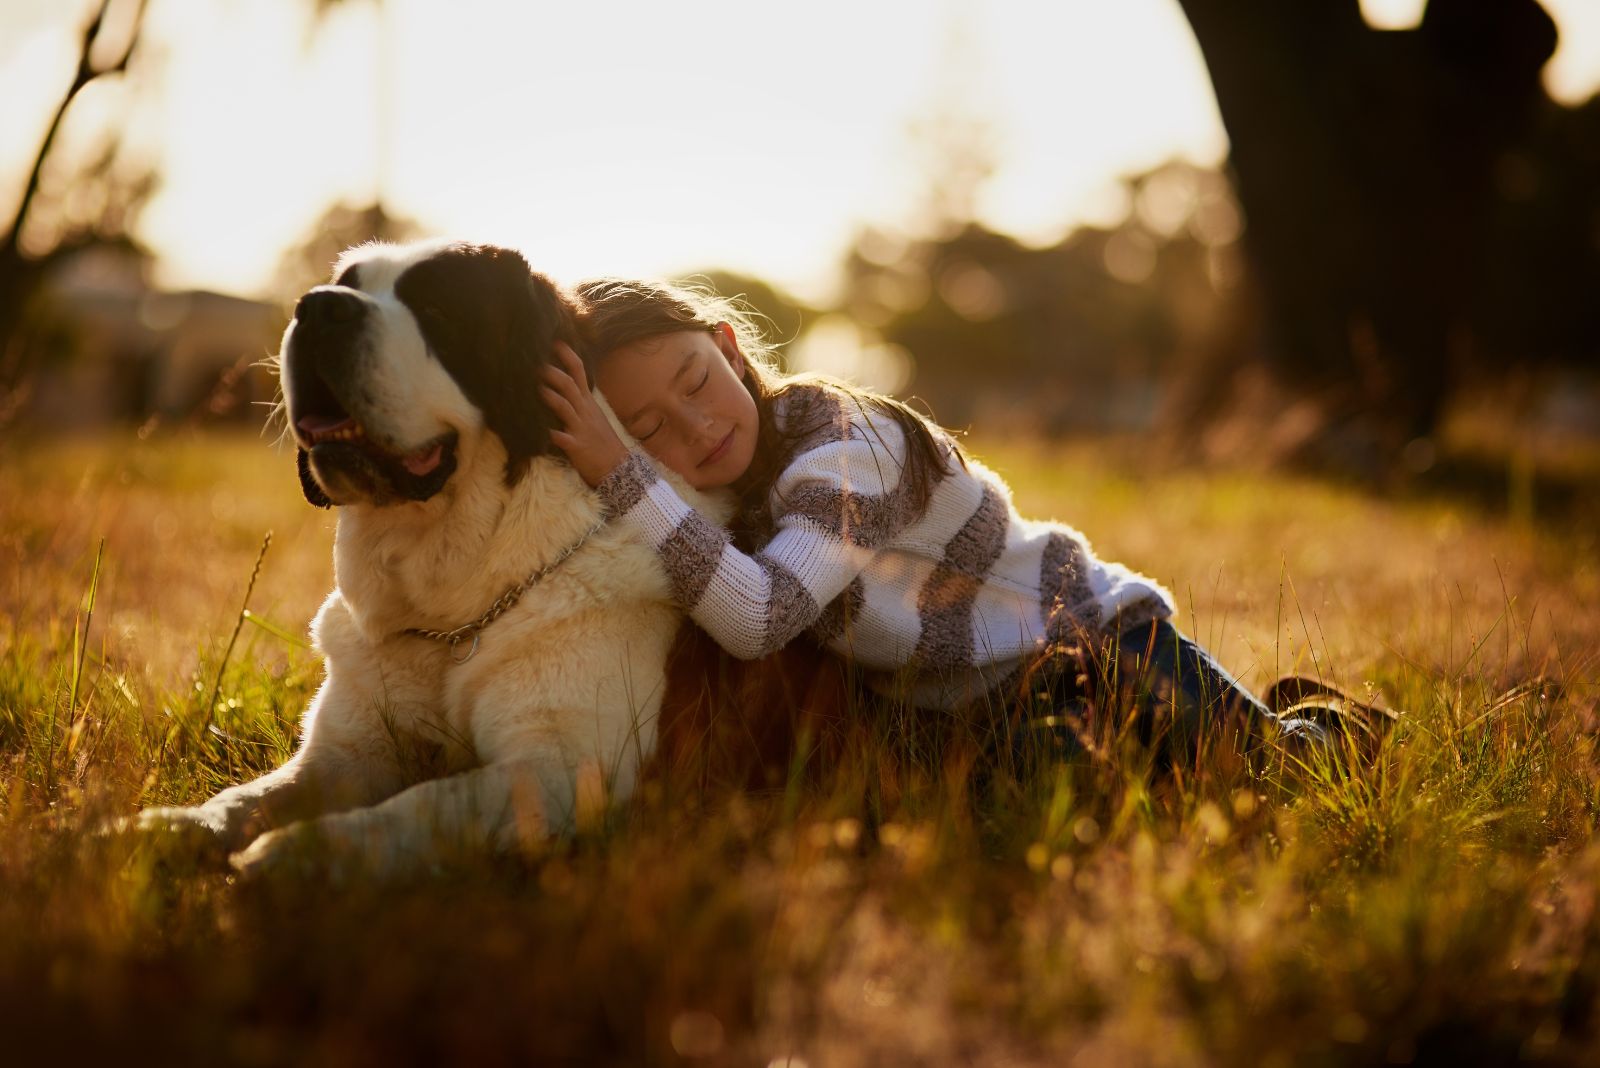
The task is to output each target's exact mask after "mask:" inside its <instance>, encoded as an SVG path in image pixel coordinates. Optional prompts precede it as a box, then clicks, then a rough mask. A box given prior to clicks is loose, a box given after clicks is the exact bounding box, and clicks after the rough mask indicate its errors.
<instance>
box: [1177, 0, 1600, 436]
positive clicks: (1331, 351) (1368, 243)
mask: <svg viewBox="0 0 1600 1068" xmlns="http://www.w3.org/2000/svg"><path fill="white" fill-rule="evenodd" d="M1181 2H1182V6H1183V9H1184V11H1185V13H1186V14H1187V15H1188V18H1189V21H1190V23H1191V25H1192V26H1193V29H1194V32H1195V35H1196V38H1197V39H1198V41H1199V43H1200V47H1201V50H1202V52H1203V53H1204V56H1205V60H1206V63H1207V65H1208V67H1209V69H1210V73H1211V78H1212V82H1213V85H1214V87H1215V89H1216V96H1217V101H1218V104H1219V106H1220V108H1221V112H1222V118H1223V121H1224V123H1225V125H1226V127H1227V130H1228V135H1229V138H1230V141H1231V145H1232V149H1231V157H1230V165H1231V168H1232V173H1233V177H1234V180H1235V185H1236V188H1237V191H1238V196H1239V200H1240V203H1241V204H1242V207H1243V211H1244V215H1245V218H1246V219H1247V220H1248V226H1247V229H1246V231H1245V239H1244V244H1245V249H1246V252H1247V254H1248V257H1249V262H1250V265H1251V267H1252V268H1253V270H1252V274H1253V278H1254V281H1255V283H1256V285H1257V286H1258V287H1259V290H1260V293H1261V296H1262V300H1263V303H1264V310H1265V317H1266V321H1265V326H1266V328H1267V339H1268V340H1267V346H1266V352H1267V353H1268V356H1269V358H1270V360H1271V362H1272V363H1273V365H1275V367H1276V368H1277V369H1278V371H1279V372H1280V377H1281V378H1282V379H1284V380H1286V381H1288V382H1290V383H1292V384H1294V385H1296V386H1298V387H1300V388H1301V389H1304V390H1306V391H1308V392H1311V393H1313V394H1315V395H1316V396H1317V397H1318V398H1319V400H1320V401H1321V403H1322V407H1323V409H1324V411H1325V413H1326V416H1327V420H1328V421H1327V429H1328V430H1329V433H1326V434H1324V435H1322V437H1321V438H1320V441H1321V443H1323V444H1327V443H1328V442H1329V441H1331V440H1341V439H1342V441H1343V446H1342V447H1343V448H1344V449H1345V450H1346V451H1349V450H1350V449H1351V448H1352V446H1354V447H1357V448H1362V449H1365V450H1366V451H1368V452H1369V453H1372V454H1375V455H1378V456H1383V455H1388V456H1392V455H1394V451H1395V450H1396V449H1397V448H1398V447H1399V446H1400V445H1403V444H1404V443H1405V442H1407V441H1409V440H1413V439H1416V438H1421V437H1426V436H1427V435H1429V434H1431V433H1432V432H1433V431H1434V429H1435V427H1436V425H1437V423H1438V420H1439V417H1440V414H1441V411H1442V409H1443V406H1444V404H1445V402H1446V401H1447V400H1448V399H1449V397H1450V396H1451V393H1452V391H1453V390H1454V389H1456V388H1457V387H1458V386H1459V385H1460V384H1461V383H1462V382H1463V381H1465V380H1466V379H1468V378H1470V377H1472V376H1475V375H1478V376H1483V375H1503V374H1504V373H1505V372H1506V371H1507V370H1508V369H1510V368H1515V367H1519V366H1526V365H1528V364H1530V363H1537V362H1541V361H1564V362H1568V363H1587V364H1590V365H1591V366H1592V365H1593V362H1594V360H1595V357H1596V352H1597V342H1596V338H1600V301H1597V300H1595V299H1594V294H1595V293H1596V292H1600V111H1597V110H1596V104H1595V103H1594V102H1591V103H1590V104H1589V105H1587V106H1586V107H1583V108H1580V109H1576V110H1574V109H1567V108H1563V107H1561V106H1559V105H1557V104H1556V103H1555V102H1554V101H1552V100H1551V99H1550V98H1549V97H1548V96H1547V95H1546V93H1545V92H1544V90H1543V88H1542V86H1541V84H1540V80H1539V77H1540V71H1541V69H1542V67H1543V66H1544V63H1545V62H1546V60H1548V59H1549V57H1550V56H1551V54H1552V53H1553V52H1554V50H1555V45H1556V28H1555V25H1554V23H1553V22H1552V21H1551V19H1550V16H1549V15H1548V14H1547V13H1546V12H1545V11H1544V9H1543V8H1542V7H1540V6H1539V4H1538V3H1537V2H1535V0H1432V2H1430V3H1429V4H1428V5H1427V8H1426V11H1425V14H1424V16H1423V18H1422V21H1421V23H1420V24H1419V25H1418V26H1417V27H1416V29H1414V30H1409V31H1400V32H1393V31H1377V30H1374V29H1372V28H1370V27H1369V26H1368V25H1367V24H1366V23H1365V22H1364V20H1363V18H1362V15H1361V11H1360V5H1359V2H1358V0H1299V2H1297V3H1293V4H1286V3H1282V2H1281V0H1181ZM1328 458H1330V459H1337V458H1338V457H1337V456H1332V455H1330V456H1329V457H1328Z"/></svg>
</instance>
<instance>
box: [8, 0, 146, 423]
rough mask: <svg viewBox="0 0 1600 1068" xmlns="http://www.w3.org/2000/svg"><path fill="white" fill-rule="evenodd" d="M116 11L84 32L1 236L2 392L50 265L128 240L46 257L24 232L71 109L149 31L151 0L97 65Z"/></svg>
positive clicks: (75, 245)
mask: <svg viewBox="0 0 1600 1068" xmlns="http://www.w3.org/2000/svg"><path fill="white" fill-rule="evenodd" d="M111 5H112V0H101V4H100V7H99V10H98V11H96V12H95V16H94V18H93V19H92V20H90V22H89V25H88V27H87V28H86V29H85V30H84V33H83V44H82V47H81V48H80V49H79V51H78V70H77V73H76V74H75V75H74V76H73V79H72V84H71V85H70V86H68V88H67V91H66V94H65V95H64V96H63V97H62V98H61V102H60V103H59V104H58V105H57V106H56V111H55V115H54V116H53V117H52V118H51V120H50V127H49V129H48V130H47V131H46V132H45V135H44V140H43V141H42V142H41V143H40V145H39V151H38V153H37V154H36V155H35V157H34V161H33V167H32V168H31V169H30V170H29V171H28V180H27V184H26V185H24V186H23V189H22V198H21V200H20V201H19V202H18V204H17V209H16V212H15V214H14V215H13V216H12V219H11V225H10V226H9V227H8V228H7V229H6V231H5V233H4V235H0V392H3V391H4V390H6V389H8V388H9V387H11V386H13V385H15V384H16V382H17V379H18V378H19V377H20V376H21V374H22V371H23V368H21V367H20V366H19V365H18V364H19V361H20V356H19V355H18V354H17V352H16V344H15V343H16V340H17V334H18V331H19V329H20V328H21V326H22V318H23V310H24V309H25V308H26V307H27V305H28V302H29V301H30V300H31V299H32V297H33V295H34V294H35V293H36V292H37V291H38V288H39V285H40V283H41V282H42V281H43V280H44V277H45V274H46V272H47V271H48V269H49V267H50V265H51V264H53V263H55V262H57V261H59V260H60V259H62V258H64V257H65V256H67V255H69V254H71V253H72V252H75V251H77V250H79V249H82V248H85V247H87V246H89V245H92V244H96V243H99V242H102V241H105V240H114V239H119V238H121V237H123V236H125V235H122V234H120V233H119V234H103V233H65V234H63V235H62V236H61V238H60V240H59V241H58V242H57V244H56V245H54V246H53V247H51V248H50V249H49V250H47V251H45V252H42V253H37V254H34V255H29V254H28V253H27V252H26V251H25V250H24V249H23V247H22V230H23V227H24V226H26V225H27V223H28V221H29V218H30V216H31V213H32V212H33V210H34V207H35V205H36V203H37V199H38V195H39V184H40V178H41V176H42V175H43V173H44V166H45V162H46V160H48V159H49V158H50V152H51V150H52V149H53V148H54V147H55V143H56V137H57V135H58V134H59V133H60V132H61V123H62V120H63V119H64V118H66V114H67V109H68V108H70V107H71V106H72V102H73V101H74V100H75V99H77V96H78V94H79V93H80V92H82V91H83V89H84V87H85V86H87V85H89V84H90V83H91V82H94V81H95V80H97V79H99V78H104V77H107V76H109V75H112V74H120V73H123V72H125V71H126V70H127V69H128V60H129V58H130V57H131V56H132V55H133V51H134V48H135V47H136V46H137V45H138V43H139V33H140V30H141V29H142V28H143V26H144V15H145V5H146V0H138V6H137V7H136V8H135V9H134V12H133V18H132V22H131V24H130V29H129V30H128V33H127V40H126V42H125V44H124V45H123V47H122V48H120V49H119V50H118V54H117V56H116V57H115V58H114V59H113V60H112V61H111V62H109V63H103V64H100V65H97V64H96V63H95V62H94V58H95V57H94V52H95V51H96V45H97V44H99V43H100V40H101V34H102V32H103V31H104V29H105V24H106V15H107V13H108V11H109V10H110V8H111ZM102 51H103V49H102Z"/></svg>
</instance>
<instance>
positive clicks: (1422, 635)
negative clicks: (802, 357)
mask: <svg viewBox="0 0 1600 1068" xmlns="http://www.w3.org/2000/svg"><path fill="white" fill-rule="evenodd" d="M972 444H973V448H974V449H975V451H976V452H977V453H978V454H979V455H980V456H982V457H983V458H984V459H985V460H986V461H988V462H990V463H991V464H992V465H993V466H995V467H997V468H998V469H1000V470H1001V471H1002V472H1004V473H1006V474H1007V475H1008V476H1009V477H1010V478H1011V479H1012V481H1013V486H1014V488H1015V490H1016V494H1017V498H1018V501H1019V503H1020V505H1021V507H1022V510H1023V511H1024V512H1025V513H1028V514H1032V515H1041V516H1045V515H1054V516H1058V517H1060V518H1062V519H1065V520H1068V521H1070V522H1072V523H1074V524H1075V525H1077V526H1079V527H1080V528H1081V529H1083V530H1084V531H1085V532H1086V533H1088V534H1089V535H1090V537H1091V538H1092V539H1093V540H1094V542H1095V544H1096V547H1097V548H1098V549H1099V551H1100V552H1101V553H1102V555H1105V556H1107V557H1110V558H1113V559H1120V560H1123V561H1125V562H1127V563H1129V564H1131V565H1133V566H1135V567H1138V568H1140V569H1141V570H1145V571H1147V572H1149V573H1151V574H1153V575H1155V576H1157V577H1158V578H1160V579H1162V580H1163V581H1165V582H1167V583H1168V584H1169V585H1170V586H1171V588H1173V589H1174V590H1176V591H1178V593H1179V597H1180V600H1181V601H1182V602H1183V608H1184V612H1183V619H1182V620H1181V623H1182V625H1183V626H1184V628H1185V629H1186V630H1188V631H1189V632H1190V633H1191V634H1193V635H1195V636H1196V637H1198V638H1199V639H1200V640H1201V641H1202V642H1203V643H1204V644H1206V645H1207V646H1208V647H1209V648H1211V649H1212V650H1213V651H1214V652H1215V653H1216V654H1217V655H1218V657H1219V658H1220V659H1221V660H1222V661H1223V663H1224V664H1226V665H1227V666H1228V667H1229V668H1231V669H1232V670H1234V671H1235V672H1236V673H1238V674H1240V675H1241V676H1242V677H1243V678H1244V680H1245V681H1246V682H1247V683H1250V684H1252V685H1255V686H1259V685H1261V684H1264V683H1265V682H1266V681H1268V680H1269V679H1270V678H1271V677H1273V676H1275V675H1276V674H1281V673H1287V672H1289V671H1298V672H1302V673H1310V674H1320V675H1322V676H1323V677H1325V678H1328V679H1330V680H1332V681H1335V682H1337V683H1339V684H1341V685H1343V686H1345V687H1346V688H1348V689H1351V690H1354V691H1356V692H1358V693H1367V692H1369V691H1372V692H1378V693H1381V694H1382V695H1383V697H1385V698H1386V699H1387V701H1388V703H1389V704H1390V705H1392V706H1393V707H1396V708H1400V709H1404V710H1405V711H1406V712H1407V715H1406V716H1405V718H1404V720H1403V721H1402V723H1401V724H1400V726H1398V727H1397V728H1396V729H1395V730H1394V731H1393V732H1392V733H1391V735H1390V736H1389V738H1388V740H1387V742H1386V743H1385V746H1384V748H1383V750H1382V752H1381V753H1380V754H1379V757H1378V759H1377V760H1376V761H1375V762H1374V763H1373V764H1372V766H1370V767H1365V768H1362V769H1359V770H1357V771H1356V772H1354V773H1351V774H1348V775H1347V774H1341V773H1339V772H1338V771H1337V770H1335V769H1330V768H1326V767H1322V768H1313V769H1309V770H1303V771H1296V770H1294V769H1284V768H1282V767H1276V768H1274V769H1269V770H1268V771H1266V772H1265V773H1262V774H1257V775H1253V774H1251V773H1250V772H1249V770H1248V769H1247V768H1244V767H1242V766H1240V765H1239V764H1238V763H1237V762H1230V761H1227V760H1225V759H1222V758H1221V757H1218V758H1217V759H1215V760H1208V761H1202V762H1201V764H1200V765H1199V766H1198V767H1197V768H1195V769H1192V773H1191V774H1188V775H1185V776H1184V777H1183V778H1182V779H1181V780H1180V781H1176V782H1175V781H1170V780H1155V781H1152V780H1151V779H1150V778H1149V777H1148V776H1146V775H1144V774H1142V773H1141V772H1140V771H1139V768H1138V767H1137V766H1136V765H1133V764H1129V763H1115V762H1113V763H1111V764H1102V765H1094V766H1082V765H1079V766H1073V767H1065V768H1048V767H1047V768H1044V769H1041V770H1040V771H1039V772H1038V774H1036V775H1030V776H1026V777H1024V779H1021V780H1018V781H1015V782H1006V783H1002V784H1000V786H998V787H997V786H995V785H993V784H989V785H987V786H985V787H984V788H982V789H979V788H978V787H977V786H976V785H975V783H976V782H977V778H976V777H975V776H974V775H973V774H972V771H971V769H970V768H969V767H966V766H965V765H961V764H959V763H941V761H940V760H939V758H937V757H935V756H930V755H929V754H928V753H927V752H923V751H918V752H905V751H902V749H901V748H900V741H899V739H900V738H901V735H899V734H897V733H896V732H895V731H894V730H892V729H891V728H890V726H889V725H888V724H886V723H882V722H879V721H878V720H877V719H875V713H874V711H873V710H872V709H871V708H865V707H864V708H862V709H860V710H859V714H860V718H861V722H860V723H859V724H857V725H855V726H854V727H853V729H852V733H851V735H850V738H851V749H850V751H849V753H848V754H847V757H846V758H845V759H842V760H841V761H840V762H839V766H837V767H829V768H820V769H819V768H809V769H805V768H798V767H797V769H796V771H795V772H794V773H793V774H792V775H791V777H790V779H789V781H787V782H783V783H779V784H778V785H777V786H776V787H775V788H774V789H772V790H770V791H732V790H727V791H717V792H714V793H712V794H710V795H706V796H700V797H694V798H684V797H681V796H678V795H673V796H672V797H671V798H670V799H669V796H668V794H667V793H666V792H663V791H660V790H654V789H646V790H644V791H643V792H642V793H641V795H640V796H639V797H638V798H637V799H636V800H635V801H634V802H632V803H630V804H628V805H627V806H625V807H624V808H623V809H622V810H621V811H619V812H618V813H616V814H615V817H614V818H613V819H611V820H610V821H609V822H608V823H607V824H606V825H605V826H603V827H600V828H595V829H593V830H590V831H587V832H585V833H584V834H582V835H581V836H580V837H579V838H578V839H577V840H576V841H573V842H570V843H561V844H558V845H556V846H554V847H553V848H552V849H551V850H550V852H549V854H548V855H547V856H545V857H542V858H539V859H534V860H528V859H518V860H514V861H513V860H500V861H494V862H484V863H482V864H478V865H474V866H468V867H462V866H452V867H449V868H445V869H442V870H440V871H438V872H436V873H435V874H433V875H430V876H429V877H427V878H425V879H420V880H415V881H411V882H407V883H405V884H403V885H400V886H387V887H378V886H372V885H366V884H364V883H361V882H359V881H358V882H356V883H355V884H353V885H344V886H337V887H335V886H330V885H327V884H326V883H325V882H324V881H320V880H308V881H304V882H299V883H296V882H292V881H291V882H288V883H284V882H275V883H272V884H270V885H267V886H260V887H255V886H252V887H242V886H238V885H234V884H232V883H230V882H229V880H228V879H226V878H224V877H222V876H218V875H211V874H193V875H188V874H183V873H173V872H171V871H168V870H165V869H157V868H155V867H154V866H152V865H151V864H150V863H149V862H148V860H147V859H146V858H142V857H140V856H137V855H135V856H132V857H129V856H127V855H126V854H125V853H124V852H123V851H120V850H119V849H118V848H116V846H115V844H114V843H108V842H106V841H103V840H101V839H99V838H96V837H94V836H90V835H87V834H86V833H85V830H86V829H87V828H90V827H93V826H95V825H97V824H98V823H99V822H100V821H102V820H103V819H104V818H105V817H107V816H108V815H111V814H117V813H124V812H131V811H133V810H134V809H135V808H136V807H138V806H140V805H145V804H152V803H158V802H159V803H188V802H196V801H199V800H201V799H203V798H204V797H205V796H207V795H208V794H209V793H211V792H212V791H214V790H215V789H216V788H218V787H219V786H220V785H223V784H225V783H228V782H232V781H237V780H239V779H241V778H243V777H245V776H248V775H253V774H256V773H258V772H259V771H261V770H264V769H266V768H269V767H272V766H275V765H276V764H278V763H280V762H281V761H282V760H283V759H284V758H285V757H286V756H287V754H288V753H289V752H290V750H291V748H292V745H293V740H294V737H295V723H296V719H297V717H298V715H299V712H300V710H301V709H302V708H303V707H304V705H305V703H306V701H307V700H308V698H309V697H310V695H311V693H312V692H313V690H314V689H315V686H316V685H317V682H318V680H319V677H320V665H319V663H318V662H317V660H316V659H315V657H314V656H312V654H311V653H310V652H309V651H308V650H307V649H306V648H305V646H304V644H303V635H304V631H305V627H306V624H307V622H308V620H309V618H310V616H311V614H312V612H313V611H314V609H315V607H316V605H317V604H318V603H319V601H320V600H321V598H322V597H323V595H324V594H325V593H326V591H327V589H328V587H329V585H330V583H331V577H332V575H331V559H330V544H331V539H332V524H333V520H332V517H331V516H330V515H328V514H327V513H322V512H317V511H314V510H313V509H311V508H309V507H307V506H306V505H305V504H304V502H303V501H301V499H300V497H299V494H298V489H297V485H296V482H295V479H294V475H293V470H292V462H291V458H290V457H288V456H286V455H283V454H280V453H278V452H275V451H274V450H273V449H272V447H271V446H269V445H268V444H266V443H264V442H263V441H261V440H259V439H257V438H255V437H254V436H236V437H230V436H206V437H199V436H193V435H189V434H186V433H183V432H178V431H172V432H168V433H163V434H158V435H155V436H153V437H152V438H150V439H149V440H140V439H139V438H137V437H135V436H133V435H131V434H129V435H127V436H125V437H115V438H109V439H100V440H95V441H82V442H33V443H29V442H26V441H17V440H12V441H9V442H0V608H3V614H4V620H3V623H0V1062H5V1063H10V1064H19V1065H21V1064H43V1063H62V1064H71V1063H130V1062H131V1063H143V1062H144V1061H147V1060H149V1061H155V1060H163V1061H167V1062H169V1063H171V1062H190V1061H194V1062H204V1063H207V1064H262V1065H265V1064H282V1063H295V1064H305V1065H324V1064H326V1065H346V1064H359V1063H439V1062H445V1061H450V1062H469V1063H474V1064H490V1065H492V1064H513V1063H518V1064H520V1063H552V1062H556V1063H559V1062H574V1061H576V1062H580V1063H589V1062H594V1063H624V1064H649V1063H698V1064H729V1065H743V1064H760V1065H765V1064H774V1063H776V1064H786V1063H787V1064H793V1065H799V1064H806V1065H810V1066H812V1068H821V1066H831V1065H858V1064H859V1065H877V1064H930V1065H936V1064H937V1065H942V1064H983V1065H989V1064H994V1065H1000V1064H1008V1065H1035V1064H1038V1065H1046V1064H1051V1065H1053V1064H1068V1063H1070V1064H1082V1065H1143V1064H1148V1065H1235V1064H1241V1065H1242V1064H1261V1065H1291V1064H1292V1065H1307V1064H1310V1065H1316V1064H1347V1063H1348V1064H1384V1063H1400V1064H1404V1063H1415V1064H1439V1063H1450V1064H1457V1063H1504V1062H1511V1061H1522V1062H1533V1063H1554V1064H1593V1063H1600V1031H1597V1028H1600V1015H1597V1011H1596V1010H1597V1008H1600V913H1597V911H1596V903H1597V894H1600V842H1597V841H1596V835H1595V828H1596V813H1597V806H1600V765H1597V760H1596V758H1597V753H1596V746H1595V730H1596V726H1597V720H1596V716H1597V692H1600V691H1597V688H1596V686H1597V682H1600V609H1597V607H1596V605H1597V602H1600V551H1597V550H1600V545H1597V541H1600V534H1597V530H1600V499H1597V498H1600V494H1589V495H1587V496H1585V495H1584V494H1583V493H1578V494H1575V495H1568V497H1567V498H1564V500H1563V507H1562V508H1561V509H1560V511H1559V513H1558V514H1552V515H1546V514H1544V513H1542V512H1540V511H1539V506H1540V503H1541V499H1540V498H1539V497H1538V496H1537V495H1535V496H1534V497H1533V498H1532V499H1531V500H1529V499H1527V496H1528V495H1527V494H1526V493H1520V494H1519V493H1516V492H1513V493H1511V494H1510V495H1509V498H1508V499H1510V500H1511V501H1513V504H1514V506H1513V507H1511V508H1510V509H1506V508H1496V507H1489V508H1485V507H1483V505H1482V503H1481V501H1480V503H1478V504H1473V503H1466V501H1467V498H1463V497H1461V496H1459V495H1458V496H1447V495H1443V494H1435V493H1431V492H1413V493H1410V494H1407V495H1405V496H1399V497H1387V498H1376V497H1372V496H1368V495H1364V494H1363V493H1360V492H1358V491H1355V490H1349V489H1343V488H1339V487H1336V486H1330V485H1327V484H1322V483H1316V482H1310V481H1301V480H1295V479H1290V478H1285V477H1281V476H1268V475H1260V474H1248V473H1231V474H1217V473H1205V472H1197V471H1193V470H1174V469H1163V468H1156V467H1151V466H1149V465H1147V464H1139V463H1134V462H1132V461H1128V460H1122V459H1118V458H1117V454H1116V453H1115V452H1113V451H1111V450H1107V449H1104V448H1101V449H1095V448H1091V447H1088V446H1072V447H1066V448H1059V449H1053V448H1045V447H1043V446H1038V445H1026V444H1006V443H1000V442H985V441H983V440H982V439H978V440H976V441H974V442H973V443H972ZM1588 473H1589V474H1594V473H1595V469H1588ZM1579 474H1580V483H1579V484H1580V485H1581V484H1582V483H1581V477H1582V474H1583V472H1582V471H1580V473H1579ZM1590 485H1600V481H1596V482H1593V483H1590ZM1422 489H1423V490H1424V491H1425V490H1427V487H1426V486H1424V487H1423V488H1422ZM1484 496H1485V495H1480V497H1484ZM1493 498H1494V495H1493V494H1492V493H1491V494H1488V495H1486V499H1490V500H1491V501H1492V500H1493ZM1517 502H1520V503H1517ZM268 531H271V532H272V539H271V544H270V548H269V549H268V550H267V552H266V554H265V556H264V558H261V559H260V570H259V574H256V575H255V576H254V580H253V581H254V584H253V586H252V573H253V571H254V569H255V567H256V564H257V561H258V557H259V556H260V551H261V546H262V542H263V538H264V537H265V535H266V534H267V532H268ZM247 590H249V600H248V608H249V610H250V614H249V616H248V617H247V618H242V614H241V609H242V608H243V607H244V604H245V598H246V591H247ZM236 633H237V638H236V640H233V639H234V636H235V634H236ZM230 650H231V651H230Z"/></svg>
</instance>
